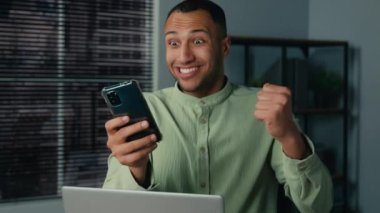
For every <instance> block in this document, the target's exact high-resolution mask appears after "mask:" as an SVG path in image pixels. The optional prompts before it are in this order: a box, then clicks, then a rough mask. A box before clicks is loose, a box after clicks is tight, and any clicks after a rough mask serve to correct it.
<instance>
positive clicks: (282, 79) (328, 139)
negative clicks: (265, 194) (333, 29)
mask: <svg viewBox="0 0 380 213" xmlns="http://www.w3.org/2000/svg"><path fill="white" fill-rule="evenodd" d="M231 41H232V43H231V44H232V46H237V47H239V48H236V49H235V51H233V52H231V54H234V56H233V57H232V58H241V59H242V60H239V61H237V62H236V64H234V63H232V62H231V64H230V66H231V67H242V68H243V71H244V72H243V73H244V76H243V79H244V82H245V83H246V85H247V86H252V85H261V84H262V83H263V82H269V83H273V84H278V85H283V86H286V87H288V88H289V89H291V91H292V94H294V95H293V96H292V98H293V99H292V103H293V112H294V114H295V116H296V117H297V119H298V120H299V123H300V128H302V130H303V131H304V133H305V134H306V135H308V136H309V137H310V139H311V140H312V141H315V144H317V142H318V143H320V145H321V147H322V148H323V147H324V150H322V151H321V153H318V154H320V157H321V159H322V158H323V157H324V162H325V164H326V167H327V168H328V169H329V170H330V172H331V174H332V180H333V182H334V184H337V185H339V187H340V190H338V192H337V193H338V194H337V196H338V197H340V198H341V201H340V200H339V201H336V203H335V206H334V210H333V211H332V212H342V211H343V212H344V210H346V209H347V207H348V189H347V185H348V184H347V179H348V178H347V168H348V166H347V162H348V160H347V156H348V154H347V152H348V149H347V146H348V145H347V137H348V136H347V133H348V131H349V130H348V115H349V111H348V88H349V87H348V64H349V63H348V59H349V57H348V56H349V54H348V53H349V45H348V42H347V41H337V40H335V41H334V40H308V39H288V38H260V37H244V36H243V37H241V36H232V37H231ZM242 47H243V48H242ZM317 152H318V151H317ZM322 160H323V159H322ZM291 212H293V211H291Z"/></svg>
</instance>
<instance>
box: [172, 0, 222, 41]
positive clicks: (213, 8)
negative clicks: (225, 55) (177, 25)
mask: <svg viewBox="0 0 380 213" xmlns="http://www.w3.org/2000/svg"><path fill="white" fill-rule="evenodd" d="M195 10H205V11H206V12H208V13H209V14H210V16H211V18H212V20H213V21H214V22H215V23H216V24H217V25H219V27H220V29H221V33H222V36H223V38H224V37H226V36H227V26H226V16H225V14H224V11H223V9H222V8H221V7H220V6H219V5H217V4H215V3H214V2H212V1H209V0H185V1H182V2H181V3H179V4H177V5H176V6H174V7H173V8H172V9H171V10H170V11H169V13H168V16H167V17H166V20H168V18H169V16H170V15H171V14H172V13H173V12H175V11H179V12H182V13H186V12H192V11H195Z"/></svg>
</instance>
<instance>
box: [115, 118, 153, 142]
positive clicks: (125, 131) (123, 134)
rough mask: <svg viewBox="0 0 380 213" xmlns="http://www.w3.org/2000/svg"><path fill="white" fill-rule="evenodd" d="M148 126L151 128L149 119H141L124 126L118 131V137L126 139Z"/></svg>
mask: <svg viewBox="0 0 380 213" xmlns="http://www.w3.org/2000/svg"><path fill="white" fill-rule="evenodd" d="M147 128H149V123H148V121H145V120H144V121H140V122H137V123H134V124H131V125H128V126H125V127H123V128H122V129H120V131H118V133H117V134H118V137H120V139H123V140H124V141H126V140H127V139H128V137H129V136H131V135H134V134H136V133H138V132H141V131H143V130H145V129H147Z"/></svg>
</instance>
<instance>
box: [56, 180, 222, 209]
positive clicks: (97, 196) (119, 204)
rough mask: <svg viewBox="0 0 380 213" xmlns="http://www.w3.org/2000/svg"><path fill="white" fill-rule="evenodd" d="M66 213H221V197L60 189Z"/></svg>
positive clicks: (112, 190)
mask: <svg viewBox="0 0 380 213" xmlns="http://www.w3.org/2000/svg"><path fill="white" fill-rule="evenodd" d="M62 198H63V206H64V209H65V213H223V212H224V206H223V198H222V197H221V196H220V195H204V194H187V193H172V192H152V191H132V190H115V189H101V188H87V187H72V186H64V187H62Z"/></svg>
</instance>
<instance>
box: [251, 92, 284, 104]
mask: <svg viewBox="0 0 380 213" xmlns="http://www.w3.org/2000/svg"><path fill="white" fill-rule="evenodd" d="M289 100H290V98H289V97H288V96H287V95H286V94H283V93H275V92H265V91H261V92H260V93H258V94H257V101H258V102H262V101H267V102H272V103H277V104H282V105H285V104H287V103H288V102H289Z"/></svg>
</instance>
